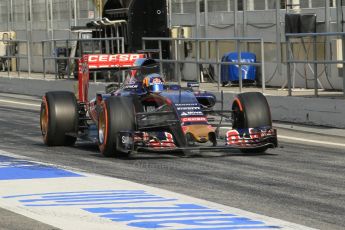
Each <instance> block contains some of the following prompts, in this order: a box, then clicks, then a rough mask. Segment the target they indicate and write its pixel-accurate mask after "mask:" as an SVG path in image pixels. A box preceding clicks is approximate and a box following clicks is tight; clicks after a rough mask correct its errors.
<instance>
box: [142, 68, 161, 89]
mask: <svg viewBox="0 0 345 230" xmlns="http://www.w3.org/2000/svg"><path fill="white" fill-rule="evenodd" d="M143 86H144V87H145V88H146V89H147V90H148V91H149V92H152V93H160V92H162V91H163V89H164V81H163V79H162V77H161V76H160V75H159V74H157V73H152V74H149V75H147V76H146V77H145V78H144V80H143Z"/></svg>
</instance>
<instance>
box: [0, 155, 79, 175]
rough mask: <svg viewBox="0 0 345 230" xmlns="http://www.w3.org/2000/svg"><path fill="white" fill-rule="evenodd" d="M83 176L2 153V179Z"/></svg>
mask: <svg viewBox="0 0 345 230" xmlns="http://www.w3.org/2000/svg"><path fill="white" fill-rule="evenodd" d="M61 177H83V176H82V175H79V174H76V173H73V172H70V171H67V170H63V169H59V168H56V167H52V166H47V165H42V164H37V163H34V162H30V161H25V160H18V159H16V158H12V157H8V156H2V155H0V180H21V179H44V178H61Z"/></svg>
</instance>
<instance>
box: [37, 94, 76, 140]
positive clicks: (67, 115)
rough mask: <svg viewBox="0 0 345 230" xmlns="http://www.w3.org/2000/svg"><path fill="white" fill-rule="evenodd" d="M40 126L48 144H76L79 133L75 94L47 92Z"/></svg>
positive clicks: (42, 106) (42, 107)
mask: <svg viewBox="0 0 345 230" xmlns="http://www.w3.org/2000/svg"><path fill="white" fill-rule="evenodd" d="M40 126H41V132H42V136H43V141H44V143H45V144H46V145H48V146H61V145H65V146H70V145H74V143H75V142H76V140H77V137H76V136H77V133H78V104H77V100H76V98H75V96H74V94H73V93H71V92H67V91H56V92H48V93H46V95H45V96H44V97H43V100H42V104H41V113H40Z"/></svg>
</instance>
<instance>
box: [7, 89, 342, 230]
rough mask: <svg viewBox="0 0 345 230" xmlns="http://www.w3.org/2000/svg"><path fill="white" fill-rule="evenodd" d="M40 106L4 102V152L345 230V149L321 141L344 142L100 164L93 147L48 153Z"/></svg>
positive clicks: (294, 133)
mask: <svg viewBox="0 0 345 230" xmlns="http://www.w3.org/2000/svg"><path fill="white" fill-rule="evenodd" d="M13 102H17V103H13ZM18 103H22V104H18ZM39 104H40V101H39V97H31V96H22V95H16V94H1V95H0V111H1V112H0V113H1V115H0V119H1V124H2V125H1V128H0V137H1V141H0V149H1V150H5V151H8V152H11V153H15V154H17V155H22V156H27V157H30V158H32V159H35V160H38V161H40V162H46V163H49V164H54V165H63V166H67V167H71V168H75V169H78V170H80V171H85V172H89V173H96V174H100V175H106V176H110V177H116V178H120V179H125V180H129V181H134V182H138V183H141V184H145V185H149V186H153V187H158V188H163V189H167V190H169V191H174V192H178V193H182V194H186V195H190V196H193V197H197V198H202V199H204V200H208V201H213V202H217V203H220V204H224V205H228V206H232V207H237V208H240V209H243V210H247V211H251V212H255V213H259V214H263V215H266V216H271V217H275V218H278V219H283V220H286V221H290V222H294V223H298V224H302V225H305V226H308V227H314V228H320V229H344V227H345V221H344V220H343V213H344V212H345V209H344V207H345V203H344V195H345V192H344V191H345V189H344V188H345V185H344V176H343V175H344V174H345V171H344V169H345V167H344V166H345V161H344V153H345V151H344V148H343V147H341V146H332V145H331V144H325V143H321V144H317V140H323V141H324V142H326V141H327V142H334V143H342V140H343V137H334V136H329V135H327V136H326V135H325V134H322V132H321V134H320V133H314V132H310V131H309V132H305V131H303V130H291V129H287V128H283V129H282V128H280V129H278V133H279V134H280V135H283V136H289V137H294V138H299V139H312V140H315V143H305V142H303V141H297V140H286V141H285V140H284V139H280V144H281V147H280V148H277V149H274V150H268V152H267V153H266V154H264V155H256V154H251V155H247V154H242V153H240V152H236V151H234V152H231V153H225V152H220V153H218V152H206V153H203V154H199V153H195V154H194V155H192V156H188V157H183V156H172V155H160V154H150V153H145V154H137V155H135V156H133V157H132V158H130V159H127V160H123V159H122V160H119V159H115V158H104V157H102V156H100V154H99V153H98V150H97V148H96V147H95V146H93V145H90V144H89V143H83V142H79V143H78V144H77V146H76V147H54V148H49V147H46V146H44V145H43V144H42V140H41V137H40V131H39V112H38V109H39ZM36 105H37V106H36ZM16 218H18V217H16ZM22 227H23V226H22ZM17 228H18V229H21V226H17ZM22 229H27V228H24V227H23V228H22ZM33 229H34V228H33ZM43 229H44V228H43ZM47 229H48V228H47Z"/></svg>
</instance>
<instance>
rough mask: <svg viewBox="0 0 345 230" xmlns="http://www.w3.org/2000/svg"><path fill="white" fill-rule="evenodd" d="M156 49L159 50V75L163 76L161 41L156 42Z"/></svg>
mask: <svg viewBox="0 0 345 230" xmlns="http://www.w3.org/2000/svg"><path fill="white" fill-rule="evenodd" d="M158 49H159V74H160V75H161V76H163V62H162V60H163V52H162V40H159V41H158Z"/></svg>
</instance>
